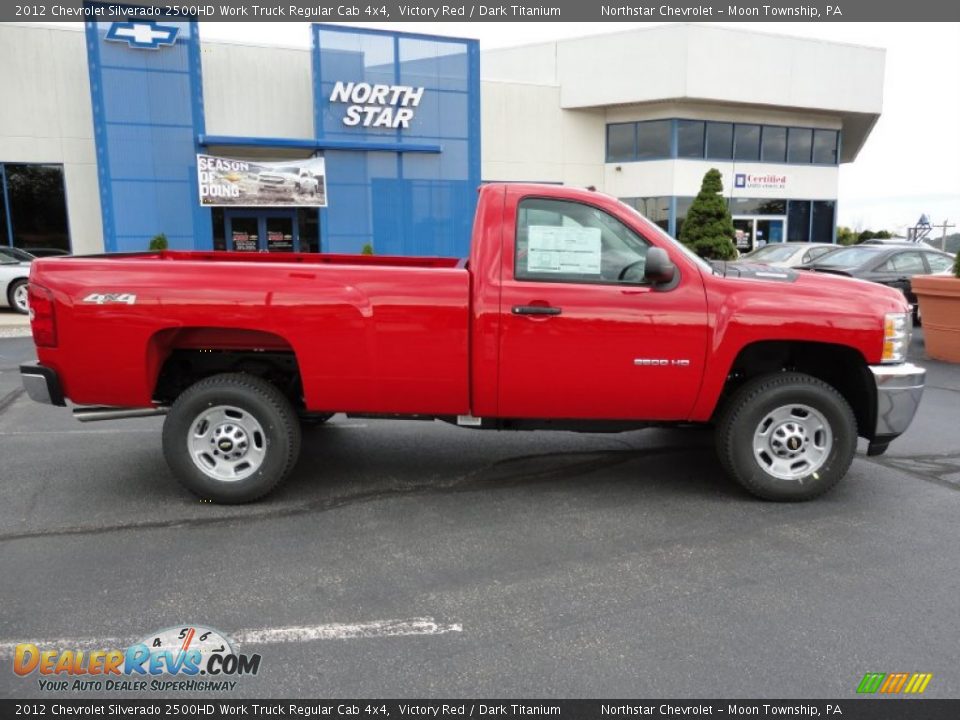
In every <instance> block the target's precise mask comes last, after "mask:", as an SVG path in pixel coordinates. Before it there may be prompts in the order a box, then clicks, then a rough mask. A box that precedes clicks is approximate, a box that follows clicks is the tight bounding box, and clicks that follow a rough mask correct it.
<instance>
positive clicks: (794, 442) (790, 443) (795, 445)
mask: <svg viewBox="0 0 960 720" xmlns="http://www.w3.org/2000/svg"><path fill="white" fill-rule="evenodd" d="M787 447H788V448H790V449H791V450H799V449H800V438H798V437H796V436H794V437H792V438H790V439H789V440H787Z"/></svg>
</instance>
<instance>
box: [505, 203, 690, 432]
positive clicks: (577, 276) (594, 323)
mask: <svg viewBox="0 0 960 720" xmlns="http://www.w3.org/2000/svg"><path fill="white" fill-rule="evenodd" d="M597 200H598V203H597V205H596V206H594V205H589V204H586V203H581V202H577V201H571V200H569V199H566V200H565V199H561V198H559V197H557V198H552V199H551V198H549V197H522V196H521V194H520V192H518V191H517V192H513V193H511V191H509V190H508V191H507V197H506V204H505V207H504V219H505V221H506V223H507V224H505V226H504V228H503V244H504V252H503V261H502V265H501V296H500V303H501V305H500V318H501V320H500V329H501V339H500V382H499V389H498V390H499V393H498V394H499V414H500V416H501V417H516V418H588V419H611V420H612V419H641V420H644V419H646V420H679V419H684V418H686V417H688V415H689V412H690V410H691V409H692V407H693V404H694V402H695V400H696V397H697V394H698V391H699V388H700V381H701V378H702V374H703V366H704V355H705V348H706V342H707V318H706V299H705V296H704V290H703V283H702V279H701V277H700V274H699V272H698V271H697V270H696V269H695V268H694V267H692V265H691V264H689V263H683V264H680V263H678V273H679V274H680V279H679V282H678V283H677V284H676V285H675V286H674V287H672V288H671V289H667V290H663V289H655V288H653V287H652V286H650V285H649V284H645V283H644V280H643V268H644V259H645V253H646V250H647V249H648V248H649V247H650V246H651V245H652V244H653V243H652V242H651V240H649V239H647V238H645V237H643V236H642V235H641V233H640V232H639V229H638V228H637V227H635V226H628V224H627V222H630V221H629V220H628V219H627V218H626V217H625V214H624V216H623V217H622V218H621V219H618V217H616V216H615V214H616V208H615V205H616V204H615V203H614V202H613V201H612V200H610V199H608V198H603V197H602V196H598V197H597ZM603 205H606V206H607V207H606V209H603V208H602V207H601V206H603ZM513 219H516V222H515V223H514V222H513ZM510 225H512V227H510ZM664 249H666V250H667V251H668V252H669V253H671V257H672V258H673V259H674V261H675V262H677V258H676V257H675V255H676V250H675V249H674V250H673V251H672V252H671V249H670V248H664Z"/></svg>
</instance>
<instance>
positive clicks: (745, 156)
mask: <svg viewBox="0 0 960 720" xmlns="http://www.w3.org/2000/svg"><path fill="white" fill-rule="evenodd" d="M733 137H734V144H733V157H734V159H735V160H748V161H757V160H759V159H760V126H759V125H741V124H740V123H737V125H736V127H735V128H734V133H733Z"/></svg>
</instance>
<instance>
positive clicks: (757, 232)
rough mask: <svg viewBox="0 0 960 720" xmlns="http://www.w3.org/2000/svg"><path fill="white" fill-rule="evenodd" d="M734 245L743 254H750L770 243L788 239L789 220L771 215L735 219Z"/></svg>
mask: <svg viewBox="0 0 960 720" xmlns="http://www.w3.org/2000/svg"><path fill="white" fill-rule="evenodd" d="M733 229H734V231H735V237H734V244H735V245H736V246H737V250H739V251H740V253H741V254H744V253H748V252H750V251H751V250H755V249H756V248H758V247H763V246H764V245H766V244H768V243H779V242H783V241H784V239H786V235H787V219H786V218H785V217H770V216H769V215H759V216H758V215H752V216H749V217H748V216H739V217H735V218H733Z"/></svg>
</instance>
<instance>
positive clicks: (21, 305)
mask: <svg viewBox="0 0 960 720" xmlns="http://www.w3.org/2000/svg"><path fill="white" fill-rule="evenodd" d="M27 297H28V296H27V284H26V283H24V284H23V285H21V286H20V287H18V288H17V289H16V290H14V291H13V304H14V305H16V307H17V309H18V310H20V311H21V312H24V313H25V312H28V311H29V310H30V305H29V300H28V299H27Z"/></svg>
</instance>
